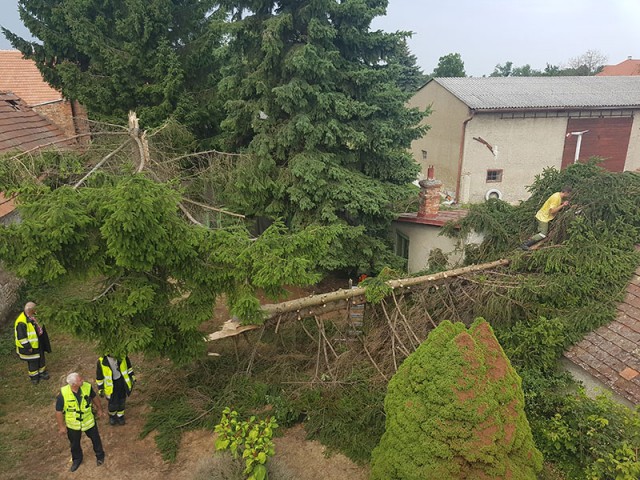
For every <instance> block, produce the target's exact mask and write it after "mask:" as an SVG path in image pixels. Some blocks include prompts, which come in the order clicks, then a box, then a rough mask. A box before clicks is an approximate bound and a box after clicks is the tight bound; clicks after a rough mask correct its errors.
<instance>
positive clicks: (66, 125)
mask: <svg viewBox="0 0 640 480" xmlns="http://www.w3.org/2000/svg"><path fill="white" fill-rule="evenodd" d="M0 91H5V92H12V93H14V94H15V95H17V96H18V97H20V98H21V99H22V100H23V101H24V102H25V103H26V104H27V105H28V106H29V107H31V108H32V109H33V110H34V111H36V112H37V113H39V114H40V115H42V116H44V117H46V118H48V119H49V120H50V121H51V122H52V123H54V124H55V125H57V126H58V127H59V128H60V130H62V131H63V132H64V134H65V135H66V136H67V137H72V136H74V135H77V134H80V133H88V132H89V128H88V122H87V112H86V110H85V109H84V108H83V107H82V106H81V105H80V104H79V103H78V102H75V101H73V102H71V101H69V100H66V99H64V98H63V97H62V93H60V92H59V91H57V90H55V89H53V88H51V87H50V86H49V84H48V83H47V82H45V81H44V80H43V78H42V75H41V74H40V71H39V70H38V67H36V64H35V62H34V61H33V60H27V59H24V58H22V53H21V52H19V51H18V50H0Z"/></svg>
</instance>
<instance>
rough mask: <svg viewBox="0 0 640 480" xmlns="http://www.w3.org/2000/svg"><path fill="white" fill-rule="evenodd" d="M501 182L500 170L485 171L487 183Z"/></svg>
mask: <svg viewBox="0 0 640 480" xmlns="http://www.w3.org/2000/svg"><path fill="white" fill-rule="evenodd" d="M501 181H502V170H487V183H498V182H501Z"/></svg>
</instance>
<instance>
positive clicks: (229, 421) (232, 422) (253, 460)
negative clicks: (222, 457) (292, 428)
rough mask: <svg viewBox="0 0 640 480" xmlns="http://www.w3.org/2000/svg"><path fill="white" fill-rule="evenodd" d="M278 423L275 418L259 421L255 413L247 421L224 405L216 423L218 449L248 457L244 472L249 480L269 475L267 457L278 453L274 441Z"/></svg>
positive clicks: (236, 456) (264, 477) (235, 456)
mask: <svg viewBox="0 0 640 480" xmlns="http://www.w3.org/2000/svg"><path fill="white" fill-rule="evenodd" d="M276 428H278V424H277V422H276V420H275V418H273V417H269V418H267V419H266V420H258V419H257V418H256V417H255V416H252V417H250V418H249V420H247V421H241V420H239V419H238V412H236V411H235V410H231V409H230V408H228V407H227V408H225V409H224V410H223V411H222V418H221V419H220V423H219V424H218V425H216V427H215V432H216V433H217V434H218V438H217V439H216V443H215V445H216V450H229V451H230V452H231V454H232V455H233V457H234V458H238V456H241V457H242V458H243V459H244V460H245V469H244V474H245V475H248V477H247V480H264V479H266V478H267V468H266V466H265V464H266V463H267V460H268V459H269V458H270V457H272V456H273V455H274V454H275V445H274V443H273V441H272V438H273V433H274V430H275V429H276Z"/></svg>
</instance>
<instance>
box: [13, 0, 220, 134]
mask: <svg viewBox="0 0 640 480" xmlns="http://www.w3.org/2000/svg"><path fill="white" fill-rule="evenodd" d="M18 5H19V10H20V17H21V19H22V21H23V22H24V24H25V25H26V26H27V28H28V29H29V31H30V32H31V34H32V35H33V36H34V37H36V38H37V39H38V41H35V42H29V41H26V40H24V39H22V38H20V37H18V36H16V35H14V34H13V33H11V32H9V31H7V30H6V29H3V32H4V33H5V35H6V36H7V38H8V39H9V40H10V41H11V43H12V45H13V46H14V48H17V49H19V50H20V51H21V52H22V53H23V54H24V55H25V56H26V57H27V58H31V59H33V60H34V61H35V62H36V65H37V66H38V68H39V69H40V71H41V72H42V74H43V76H44V78H45V79H46V80H47V81H48V82H49V83H50V84H51V85H52V86H54V87H55V88H59V89H60V90H61V91H62V92H63V94H64V95H65V97H66V98H69V99H73V100H78V101H80V103H82V104H83V105H84V106H85V107H86V108H87V109H88V111H89V113H90V114H91V115H92V116H93V117H94V118H99V119H102V120H108V121H110V122H112V123H122V122H123V121H124V120H125V119H126V115H127V112H128V111H129V110H136V111H137V113H138V117H139V118H140V119H141V122H142V124H143V125H144V126H145V127H149V126H155V125H158V124H160V123H162V122H163V121H164V120H166V119H167V118H168V117H169V116H172V115H173V116H175V118H177V119H178V120H179V121H181V122H182V123H184V124H186V125H188V126H189V127H190V128H191V129H192V131H193V132H194V133H196V135H197V136H198V137H199V138H207V137H211V136H212V135H213V134H214V133H215V132H216V131H217V128H218V123H219V121H220V119H219V117H218V118H216V110H220V106H219V105H217V106H216V104H215V100H216V96H215V88H214V86H215V83H216V81H217V79H218V77H217V74H218V72H219V64H218V62H219V60H220V59H219V58H218V57H216V55H215V52H216V51H217V49H218V48H219V47H220V42H221V33H220V32H219V31H217V30H216V28H215V20H216V19H219V18H220V17H221V16H224V13H223V12H222V11H214V5H215V2H212V1H201V0H179V1H172V0H124V1H120V0H119V1H115V0H108V1H98V0H89V1H87V0H21V1H20V2H18ZM212 12H215V13H214V14H213V15H211V13H212Z"/></svg>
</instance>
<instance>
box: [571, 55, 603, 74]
mask: <svg viewBox="0 0 640 480" xmlns="http://www.w3.org/2000/svg"><path fill="white" fill-rule="evenodd" d="M606 61H607V56H606V55H603V54H602V53H600V52H599V51H598V50H587V51H586V52H584V53H583V54H582V55H578V56H577V57H573V58H571V59H569V62H568V66H569V69H573V70H574V71H576V72H578V73H577V75H595V74H596V73H598V72H599V71H600V70H602V67H603V66H604V64H605V62H606Z"/></svg>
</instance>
